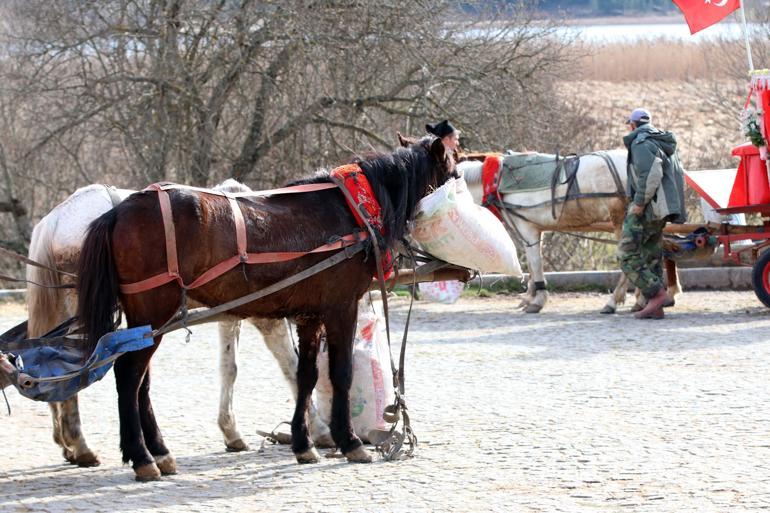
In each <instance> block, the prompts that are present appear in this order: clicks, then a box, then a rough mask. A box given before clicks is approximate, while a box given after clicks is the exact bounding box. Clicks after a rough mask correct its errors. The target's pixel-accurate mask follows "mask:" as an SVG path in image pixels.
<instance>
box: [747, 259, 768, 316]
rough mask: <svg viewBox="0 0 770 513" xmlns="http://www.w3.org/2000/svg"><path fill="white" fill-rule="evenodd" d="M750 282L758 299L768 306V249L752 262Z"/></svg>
mask: <svg viewBox="0 0 770 513" xmlns="http://www.w3.org/2000/svg"><path fill="white" fill-rule="evenodd" d="M751 284H752V285H753V286H754V292H755V293H756V294H757V297H758V298H759V300H760V301H762V303H763V304H764V305H765V306H766V307H768V308H770V251H765V252H763V253H762V254H761V255H759V258H757V261H756V262H754V268H753V269H752V270H751Z"/></svg>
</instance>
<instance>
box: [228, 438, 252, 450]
mask: <svg viewBox="0 0 770 513" xmlns="http://www.w3.org/2000/svg"><path fill="white" fill-rule="evenodd" d="M225 445H226V446H227V452H242V451H248V450H249V445H248V444H247V443H246V442H244V441H243V440H242V439H240V438H238V439H237V440H233V441H232V442H225Z"/></svg>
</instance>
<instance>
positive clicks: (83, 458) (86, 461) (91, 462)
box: [72, 451, 101, 467]
mask: <svg viewBox="0 0 770 513" xmlns="http://www.w3.org/2000/svg"><path fill="white" fill-rule="evenodd" d="M72 463H75V464H76V465H77V466H78V467H98V466H99V465H100V464H101V461H99V456H97V455H96V454H94V453H93V452H91V451H86V452H84V453H83V454H80V455H79V456H78V457H77V458H75V461H73V462H72Z"/></svg>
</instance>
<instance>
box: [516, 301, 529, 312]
mask: <svg viewBox="0 0 770 513" xmlns="http://www.w3.org/2000/svg"><path fill="white" fill-rule="evenodd" d="M528 306H529V301H527V300H526V299H522V300H521V301H520V302H519V306H517V307H516V309H517V310H523V309H524V308H526V307H528Z"/></svg>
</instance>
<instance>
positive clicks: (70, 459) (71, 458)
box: [62, 449, 78, 465]
mask: <svg viewBox="0 0 770 513" xmlns="http://www.w3.org/2000/svg"><path fill="white" fill-rule="evenodd" d="M62 456H64V459H65V460H67V462H68V463H71V464H73V465H77V464H78V460H77V459H75V453H74V452H72V451H69V450H67V449H64V450H63V451H62Z"/></svg>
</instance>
